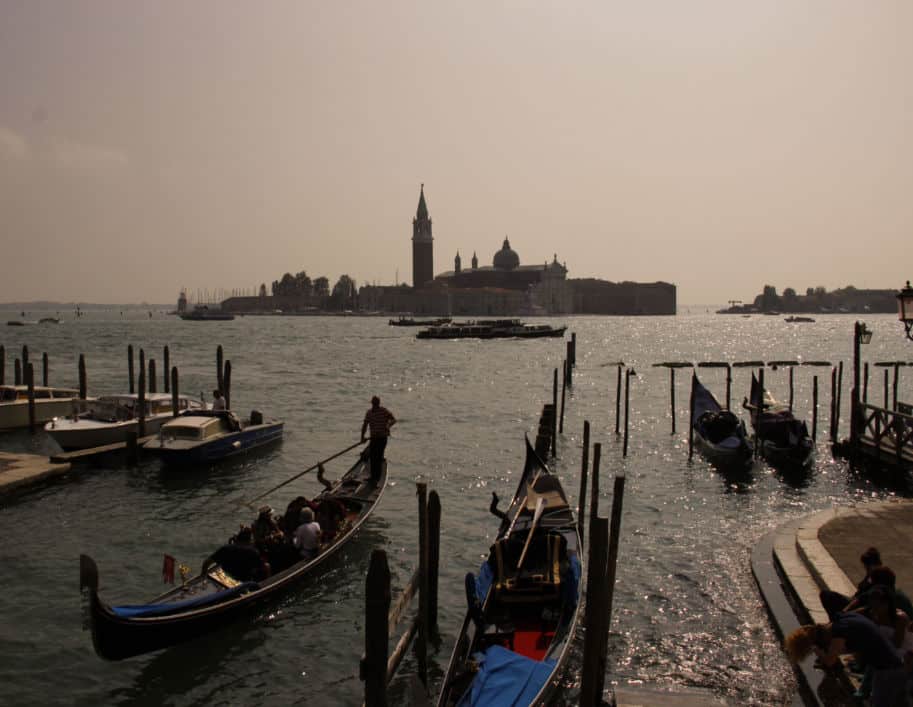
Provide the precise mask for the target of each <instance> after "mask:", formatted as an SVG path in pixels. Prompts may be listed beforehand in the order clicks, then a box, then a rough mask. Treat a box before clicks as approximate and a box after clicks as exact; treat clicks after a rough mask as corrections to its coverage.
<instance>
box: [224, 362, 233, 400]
mask: <svg viewBox="0 0 913 707" xmlns="http://www.w3.org/2000/svg"><path fill="white" fill-rule="evenodd" d="M222 385H224V386H225V387H224V388H223V389H222V392H223V393H224V395H225V409H226V410H231V361H226V362H225V372H224V373H223V374H222Z"/></svg>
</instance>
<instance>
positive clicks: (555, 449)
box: [552, 368, 558, 456]
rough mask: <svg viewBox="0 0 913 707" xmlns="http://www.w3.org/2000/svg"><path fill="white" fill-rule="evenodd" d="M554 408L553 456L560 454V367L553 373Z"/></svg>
mask: <svg viewBox="0 0 913 707" xmlns="http://www.w3.org/2000/svg"><path fill="white" fill-rule="evenodd" d="M552 409H553V410H554V411H555V416H554V418H553V419H552V456H557V455H558V369H557V368H556V369H555V370H554V372H553V374H552Z"/></svg>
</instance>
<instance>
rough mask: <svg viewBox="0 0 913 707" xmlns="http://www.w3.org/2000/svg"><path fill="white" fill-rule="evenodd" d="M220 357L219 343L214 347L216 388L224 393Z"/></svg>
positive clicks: (220, 347)
mask: <svg viewBox="0 0 913 707" xmlns="http://www.w3.org/2000/svg"><path fill="white" fill-rule="evenodd" d="M222 359H223V356H222V344H219V345H218V346H217V347H216V388H218V389H219V390H221V391H222V392H223V393H224V392H225V386H224V385H223V383H224V381H223V379H222V376H223V371H224V369H223V368H222ZM226 407H227V405H226Z"/></svg>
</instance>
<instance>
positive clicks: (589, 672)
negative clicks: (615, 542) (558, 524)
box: [580, 518, 609, 707]
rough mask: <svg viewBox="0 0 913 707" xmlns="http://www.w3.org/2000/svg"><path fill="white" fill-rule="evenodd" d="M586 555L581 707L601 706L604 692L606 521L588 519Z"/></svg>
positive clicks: (606, 621)
mask: <svg viewBox="0 0 913 707" xmlns="http://www.w3.org/2000/svg"><path fill="white" fill-rule="evenodd" d="M588 542H589V554H588V556H587V577H586V610H585V613H584V626H585V627H586V633H585V634H584V639H583V667H582V670H581V673H582V674H581V682H580V705H581V707H598V705H600V704H602V693H603V690H604V689H605V662H604V661H603V660H602V654H603V650H602V646H601V643H603V642H605V639H606V628H607V627H608V617H607V616H606V612H605V608H604V607H605V602H606V580H607V577H606V572H605V568H606V559H607V549H608V544H609V521H608V519H607V518H590V537H589V540H588Z"/></svg>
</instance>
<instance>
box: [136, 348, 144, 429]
mask: <svg viewBox="0 0 913 707" xmlns="http://www.w3.org/2000/svg"><path fill="white" fill-rule="evenodd" d="M142 353H143V352H142V349H140V357H142ZM136 411H137V413H138V414H137V418H136V430H137V434H138V435H139V436H140V437H145V436H146V369H145V367H144V366H140V367H139V380H138V381H137V390H136Z"/></svg>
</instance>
